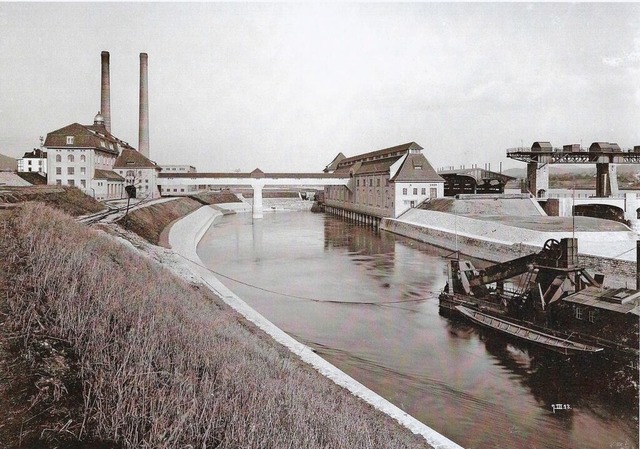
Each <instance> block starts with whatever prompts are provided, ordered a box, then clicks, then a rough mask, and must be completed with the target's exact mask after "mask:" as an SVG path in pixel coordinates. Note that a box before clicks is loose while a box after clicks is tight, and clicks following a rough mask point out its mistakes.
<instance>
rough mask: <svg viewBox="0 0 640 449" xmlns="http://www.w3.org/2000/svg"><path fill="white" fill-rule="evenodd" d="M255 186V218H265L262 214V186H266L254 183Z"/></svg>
mask: <svg viewBox="0 0 640 449" xmlns="http://www.w3.org/2000/svg"><path fill="white" fill-rule="evenodd" d="M251 187H253V208H252V212H253V218H263V215H262V188H263V187H264V186H263V185H262V184H260V183H252V184H251Z"/></svg>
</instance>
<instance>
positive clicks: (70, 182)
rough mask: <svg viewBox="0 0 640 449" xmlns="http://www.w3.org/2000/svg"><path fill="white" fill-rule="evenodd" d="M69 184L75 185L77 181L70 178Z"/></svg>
mask: <svg viewBox="0 0 640 449" xmlns="http://www.w3.org/2000/svg"><path fill="white" fill-rule="evenodd" d="M67 184H69V185H70V186H75V185H76V182H75V181H74V180H73V179H70V180H68V181H67Z"/></svg>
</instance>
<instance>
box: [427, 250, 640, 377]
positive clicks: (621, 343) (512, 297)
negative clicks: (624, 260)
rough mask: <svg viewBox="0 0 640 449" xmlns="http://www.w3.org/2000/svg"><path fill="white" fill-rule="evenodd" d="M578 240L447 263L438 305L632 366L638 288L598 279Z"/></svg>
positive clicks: (508, 331) (549, 345)
mask: <svg viewBox="0 0 640 449" xmlns="http://www.w3.org/2000/svg"><path fill="white" fill-rule="evenodd" d="M577 245H578V244H577V240H576V239H571V238H565V239H562V240H561V241H557V240H555V239H550V240H548V241H547V242H545V244H544V247H543V249H542V250H541V251H540V252H538V253H534V254H530V255H526V256H523V257H520V258H517V259H514V260H510V261H508V262H504V263H500V264H495V265H491V266H489V267H487V268H484V269H476V268H475V267H474V266H473V264H472V263H471V262H469V261H465V260H460V259H459V258H456V259H453V260H451V261H450V263H449V273H448V280H447V284H446V285H445V287H444V289H443V290H442V292H441V293H440V296H439V305H440V310H441V311H443V312H448V313H450V314H453V315H455V316H458V317H461V318H463V319H465V320H469V321H471V322H473V323H475V324H478V325H480V326H483V327H485V328H489V329H492V330H494V331H496V332H500V333H502V334H504V335H507V336H509V337H511V338H516V339H519V340H521V341H526V342H528V343H531V344H533V345H536V346H541V347H543V348H545V349H548V350H552V351H555V352H559V353H562V354H566V355H575V354H584V355H594V354H600V355H602V354H606V355H607V356H609V355H613V356H615V357H616V358H618V357H619V356H620V355H622V356H624V358H625V360H627V362H626V363H627V364H628V365H631V366H633V367H636V368H637V366H638V357H639V356H640V352H639V347H638V346H639V336H638V327H639V326H638V323H639V322H640V290H631V289H624V288H620V289H611V288H605V287H603V282H604V276H602V275H595V276H592V275H591V274H589V272H588V271H587V270H586V269H585V268H584V267H581V266H580V265H579V263H578V246H577Z"/></svg>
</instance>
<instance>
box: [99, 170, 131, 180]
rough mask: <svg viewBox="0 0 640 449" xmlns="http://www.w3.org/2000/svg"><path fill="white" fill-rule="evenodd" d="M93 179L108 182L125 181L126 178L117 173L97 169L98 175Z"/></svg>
mask: <svg viewBox="0 0 640 449" xmlns="http://www.w3.org/2000/svg"><path fill="white" fill-rule="evenodd" d="M93 177H94V178H95V179H106V180H107V181H124V178H123V177H122V176H120V175H119V174H117V173H116V172H114V171H111V170H101V169H99V168H96V173H95V175H94V176H93Z"/></svg>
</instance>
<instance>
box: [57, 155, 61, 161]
mask: <svg viewBox="0 0 640 449" xmlns="http://www.w3.org/2000/svg"><path fill="white" fill-rule="evenodd" d="M56 162H62V156H60V155H59V154H56Z"/></svg>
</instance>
